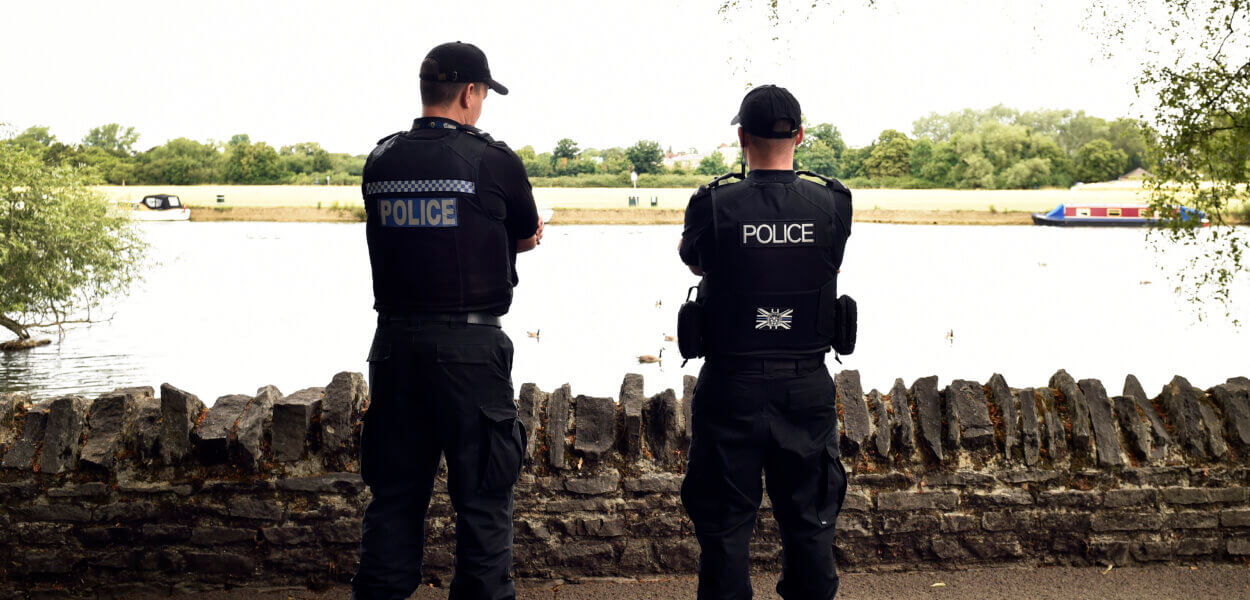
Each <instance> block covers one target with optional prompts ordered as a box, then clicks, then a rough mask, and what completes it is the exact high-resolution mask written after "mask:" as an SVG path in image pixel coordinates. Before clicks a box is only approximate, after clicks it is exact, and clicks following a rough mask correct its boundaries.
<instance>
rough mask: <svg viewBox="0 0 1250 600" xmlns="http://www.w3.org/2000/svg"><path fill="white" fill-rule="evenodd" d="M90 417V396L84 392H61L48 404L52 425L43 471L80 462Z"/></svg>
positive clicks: (46, 437) (53, 471) (42, 456)
mask: <svg viewBox="0 0 1250 600" xmlns="http://www.w3.org/2000/svg"><path fill="white" fill-rule="evenodd" d="M86 421H87V400H86V399H84V398H82V397H80V396H61V397H60V398H56V399H55V400H53V401H52V402H51V403H50V404H48V425H47V430H46V431H45V432H44V436H43V448H42V450H41V451H40V452H39V472H40V473H47V474H49V475H52V474H56V473H63V472H65V471H69V470H72V469H73V468H74V467H76V466H78V454H79V452H81V451H82V445H81V443H80V442H81V440H82V430H83V427H84V426H85V425H86Z"/></svg>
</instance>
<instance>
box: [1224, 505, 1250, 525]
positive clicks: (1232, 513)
mask: <svg viewBox="0 0 1250 600" xmlns="http://www.w3.org/2000/svg"><path fill="white" fill-rule="evenodd" d="M1220 524H1221V525H1223V526H1224V527H1250V510H1247V509H1241V510H1224V511H1220Z"/></svg>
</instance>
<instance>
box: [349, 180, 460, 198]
mask: <svg viewBox="0 0 1250 600" xmlns="http://www.w3.org/2000/svg"><path fill="white" fill-rule="evenodd" d="M422 192H459V193H461V194H476V193H477V184H475V183H473V182H472V181H467V180H464V179H410V180H407V181H373V182H370V183H366V184H365V194H369V195H373V194H419V193H422Z"/></svg>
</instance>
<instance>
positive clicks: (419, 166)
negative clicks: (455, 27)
mask: <svg viewBox="0 0 1250 600" xmlns="http://www.w3.org/2000/svg"><path fill="white" fill-rule="evenodd" d="M420 77H421V104H422V116H421V117H420V118H418V119H416V121H415V122H414V123H413V126H412V129H411V130H408V131H402V132H399V133H396V134H394V135H391V136H388V137H386V138H384V139H382V140H381V141H379V142H378V146H377V148H375V149H374V150H373V152H372V153H371V154H370V155H369V159H368V160H367V161H366V163H365V168H364V176H363V180H364V182H363V187H364V198H365V211H366V213H367V215H368V218H367V220H366V225H365V234H366V237H367V239H368V245H369V262H370V265H371V266H372V270H373V293H374V308H375V309H376V310H377V311H378V328H377V333H376V334H375V336H374V339H373V345H372V347H371V348H370V350H369V387H370V390H371V391H372V398H371V401H370V406H369V410H368V412H367V413H366V414H365V419H364V426H363V430H362V434H361V442H360V469H361V475H362V476H363V478H364V481H365V483H366V484H367V485H368V486H369V489H370V491H371V492H372V494H373V499H372V500H371V501H370V502H369V505H368V507H367V508H366V509H365V514H364V522H363V527H362V529H363V534H362V538H361V543H360V567H359V570H358V571H357V572H356V576H355V577H354V578H353V579H352V598H355V599H358V600H366V599H387V600H391V599H399V598H407V597H408V596H409V595H410V594H412V592H413V591H414V590H415V589H416V588H417V586H418V585H419V584H420V583H421V559H422V550H423V542H424V541H425V530H424V522H425V515H426V509H427V508H428V506H429V502H430V493H431V490H432V489H433V486H434V478H435V474H436V473H437V471H438V468H439V457H440V456H445V457H446V461H447V491H448V493H449V495H450V496H451V503H452V506H453V508H454V509H455V511H456V571H455V576H454V577H453V579H452V581H451V589H450V597H451V598H452V599H453V600H455V599H463V600H503V599H511V598H514V597H515V596H516V592H515V590H514V588H513V584H512V580H511V578H510V575H509V570H510V569H511V566H512V506H513V502H512V488H513V485H514V484H515V483H516V480H517V477H518V475H519V474H520V469H521V458H522V456H523V453H524V446H525V439H526V437H525V432H524V431H523V427H522V425H521V423H520V421H519V420H518V419H517V409H516V405H515V403H514V402H513V394H512V379H511V371H512V350H513V348H512V342H511V341H510V340H509V339H508V336H507V335H506V334H505V333H504V332H503V330H502V329H500V316H501V315H503V314H504V313H506V312H507V311H508V307H509V305H510V304H511V303H512V288H513V286H515V285H516V284H517V274H516V255H517V253H518V252H525V251H527V250H530V249H532V248H534V247H535V246H536V245H537V244H538V242H539V241H540V240H541V238H542V225H543V224H542V221H541V219H540V218H539V216H538V211H537V208H536V207H535V205H534V198H533V195H532V193H531V191H530V184H529V179H528V178H527V177H526V173H525V167H524V165H523V164H522V163H521V160H520V158H518V157H517V155H516V154H514V153H513V152H512V150H510V149H508V147H507V146H506V145H504V144H503V143H502V142H498V141H495V140H493V139H491V137H490V136H489V135H487V134H486V133H484V132H482V131H481V130H479V129H477V128H476V127H474V126H473V125H474V124H475V123H476V122H477V120H478V117H479V116H480V115H481V113H482V103H483V101H484V100H485V99H486V95H487V90H488V89H489V90H493V91H495V92H497V93H500V94H507V93H508V89H507V88H505V87H504V86H502V85H500V84H499V82H497V81H495V80H494V79H492V78H491V74H490V69H489V67H488V66H487V62H486V55H485V54H484V53H483V52H482V51H481V50H479V49H478V48H477V47H476V46H474V45H472V44H465V43H460V42H455V43H448V44H442V45H440V46H437V47H435V48H434V49H433V50H431V51H430V53H429V54H428V55H427V56H426V58H425V60H424V62H422V64H421V71H420Z"/></svg>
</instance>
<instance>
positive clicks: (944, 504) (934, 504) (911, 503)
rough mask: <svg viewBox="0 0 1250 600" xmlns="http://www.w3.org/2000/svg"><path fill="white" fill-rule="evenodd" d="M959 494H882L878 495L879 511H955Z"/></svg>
mask: <svg viewBox="0 0 1250 600" xmlns="http://www.w3.org/2000/svg"><path fill="white" fill-rule="evenodd" d="M957 508H959V494H956V493H954V492H927V493H919V492H911V491H904V492H882V493H880V494H877V509H878V510H890V511H913V510H934V509H936V510H955V509H957Z"/></svg>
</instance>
